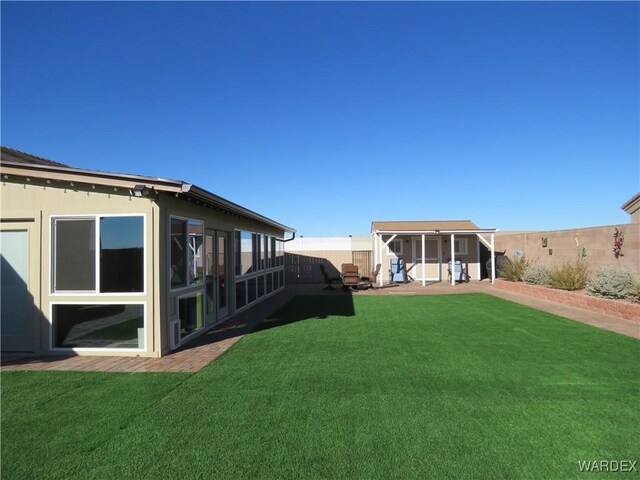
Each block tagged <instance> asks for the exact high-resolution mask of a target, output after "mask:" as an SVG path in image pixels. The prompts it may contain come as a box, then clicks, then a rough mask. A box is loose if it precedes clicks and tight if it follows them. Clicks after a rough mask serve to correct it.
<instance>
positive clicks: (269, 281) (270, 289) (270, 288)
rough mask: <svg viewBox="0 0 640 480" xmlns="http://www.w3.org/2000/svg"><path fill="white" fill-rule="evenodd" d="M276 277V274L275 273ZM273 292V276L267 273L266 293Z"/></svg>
mask: <svg viewBox="0 0 640 480" xmlns="http://www.w3.org/2000/svg"><path fill="white" fill-rule="evenodd" d="M276 275H277V272H276ZM271 292H273V274H272V273H269V274H268V275H267V293H271Z"/></svg>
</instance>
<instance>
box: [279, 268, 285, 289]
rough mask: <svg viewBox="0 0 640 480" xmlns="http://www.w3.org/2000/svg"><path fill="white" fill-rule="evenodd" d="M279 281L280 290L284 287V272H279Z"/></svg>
mask: <svg viewBox="0 0 640 480" xmlns="http://www.w3.org/2000/svg"><path fill="white" fill-rule="evenodd" d="M278 273H279V275H278V276H279V277H280V278H279V281H278V285H279V287H280V288H282V287H284V270H279V272H278Z"/></svg>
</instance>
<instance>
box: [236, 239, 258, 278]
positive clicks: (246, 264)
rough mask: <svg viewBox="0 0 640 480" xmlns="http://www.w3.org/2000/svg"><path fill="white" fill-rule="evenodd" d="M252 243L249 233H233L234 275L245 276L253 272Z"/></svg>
mask: <svg viewBox="0 0 640 480" xmlns="http://www.w3.org/2000/svg"><path fill="white" fill-rule="evenodd" d="M254 242H255V240H254V237H253V235H252V234H251V232H245V231H240V230H237V231H236V232H235V242H234V243H235V254H236V275H246V274H247V273H251V272H252V271H254V268H253V263H254V261H255V259H254V255H253V252H254Z"/></svg>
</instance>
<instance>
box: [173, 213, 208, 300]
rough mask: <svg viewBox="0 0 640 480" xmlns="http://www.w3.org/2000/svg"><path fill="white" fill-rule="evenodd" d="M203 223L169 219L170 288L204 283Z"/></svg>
mask: <svg viewBox="0 0 640 480" xmlns="http://www.w3.org/2000/svg"><path fill="white" fill-rule="evenodd" d="M203 254H204V223H203V222H201V221H199V220H187V219H182V218H174V217H172V218H171V288H180V287H187V286H190V285H198V284H201V283H202V282H203V281H204V263H205V258H204V255H203Z"/></svg>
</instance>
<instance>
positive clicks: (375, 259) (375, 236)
mask: <svg viewBox="0 0 640 480" xmlns="http://www.w3.org/2000/svg"><path fill="white" fill-rule="evenodd" d="M371 241H372V242H373V268H374V269H375V268H376V265H377V264H378V234H377V233H375V232H373V233H372V234H371Z"/></svg>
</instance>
